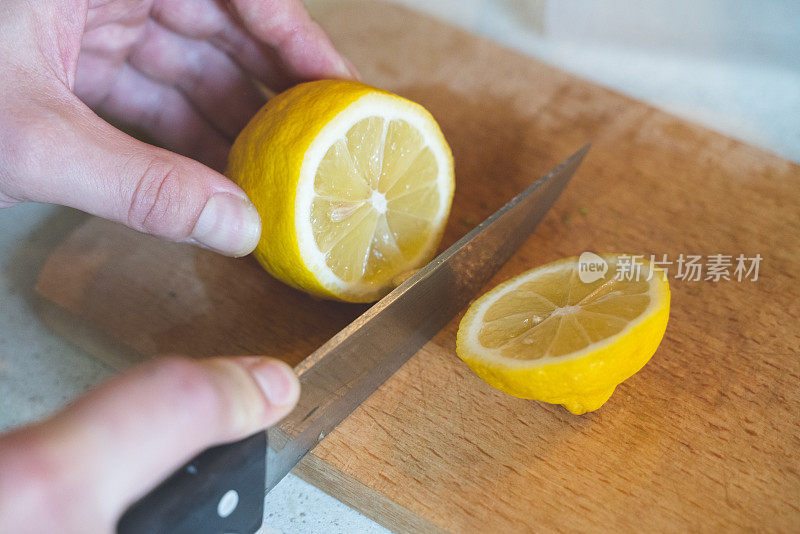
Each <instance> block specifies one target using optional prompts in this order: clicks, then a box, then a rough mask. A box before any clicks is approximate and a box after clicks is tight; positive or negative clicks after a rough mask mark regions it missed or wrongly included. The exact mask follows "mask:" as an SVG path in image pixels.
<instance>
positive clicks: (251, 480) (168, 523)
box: [117, 431, 267, 534]
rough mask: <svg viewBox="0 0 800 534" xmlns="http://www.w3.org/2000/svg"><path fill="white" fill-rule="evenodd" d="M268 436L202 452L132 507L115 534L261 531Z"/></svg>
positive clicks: (247, 533)
mask: <svg viewBox="0 0 800 534" xmlns="http://www.w3.org/2000/svg"><path fill="white" fill-rule="evenodd" d="M266 454H267V433H266V432H263V431H262V432H259V433H258V434H253V435H252V436H250V437H249V438H245V439H243V440H241V441H237V442H235V443H229V444H226V445H220V446H218V447H214V448H211V449H208V450H206V451H205V452H203V453H201V454H200V455H198V456H196V457H195V458H194V459H193V460H192V461H190V462H189V463H187V464H186V465H184V466H183V467H182V468H180V469H178V470H177V471H176V472H175V473H173V474H172V475H171V476H170V477H169V478H168V479H166V480H165V481H164V482H162V483H161V485H159V486H158V487H157V488H155V489H154V490H153V491H151V492H150V493H148V494H147V495H145V496H144V497H142V498H141V499H140V500H139V501H137V502H136V503H134V504H133V505H132V506H131V507H130V508H128V510H127V511H126V512H125V513H124V514H123V515H122V517H121V518H120V520H119V522H118V523H117V532H118V533H119V534H160V533H162V532H163V533H170V534H183V533H186V534H190V533H191V534H201V533H209V534H221V533H223V532H225V533H227V532H230V533H235V534H253V533H254V532H255V531H256V530H258V529H259V528H260V527H261V522H262V519H263V516H264V493H265V489H266Z"/></svg>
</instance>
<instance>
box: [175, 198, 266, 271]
mask: <svg viewBox="0 0 800 534" xmlns="http://www.w3.org/2000/svg"><path fill="white" fill-rule="evenodd" d="M259 237H261V218H260V217H259V216H258V211H256V207H255V206H253V203H252V202H250V201H249V200H248V199H246V198H242V197H239V196H236V195H232V194H230V193H217V194H215V195H214V196H212V197H211V198H210V199H208V202H206V205H205V207H203V211H201V212H200V217H199V218H198V219H197V223H196V224H195V225H194V230H192V235H191V237H190V238H189V242H191V243H194V244H197V245H200V246H202V247H205V248H208V249H211V250H213V251H215V252H219V253H220V254H225V255H226V256H244V255H246V254H249V253H250V252H252V251H253V249H254V248H256V245H257V244H258V239H259Z"/></svg>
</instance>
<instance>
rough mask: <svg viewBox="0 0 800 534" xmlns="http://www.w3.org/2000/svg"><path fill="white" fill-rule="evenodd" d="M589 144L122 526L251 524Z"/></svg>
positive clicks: (356, 326) (399, 293)
mask: <svg viewBox="0 0 800 534" xmlns="http://www.w3.org/2000/svg"><path fill="white" fill-rule="evenodd" d="M589 147H590V145H588V144H587V145H585V146H584V147H583V148H581V149H580V150H578V151H577V152H575V153H574V154H572V155H571V156H570V157H569V158H567V159H566V160H564V162H562V163H561V164H559V165H558V166H557V167H556V168H555V169H553V170H552V171H551V172H550V173H548V174H547V175H546V176H544V177H542V178H540V179H539V180H537V181H536V182H535V183H533V184H532V185H531V186H529V187H528V188H527V189H525V190H524V191H523V192H522V193H520V194H518V195H517V196H516V197H514V198H513V199H511V200H510V201H509V202H508V203H507V204H505V205H504V206H503V207H502V208H500V209H499V210H497V211H496V212H495V213H494V214H492V215H491V216H490V217H489V218H487V219H486V220H485V221H483V222H482V223H481V224H479V225H478V226H477V227H475V228H474V229H473V230H472V231H471V232H469V233H468V234H467V235H465V236H464V237H462V238H461V239H460V240H458V241H457V242H456V243H455V244H453V245H452V246H450V247H449V248H448V249H447V250H445V251H444V252H442V253H441V254H439V255H438V256H437V257H436V258H434V259H433V260H432V261H431V262H430V263H428V264H427V265H426V266H424V267H423V268H422V269H420V270H419V271H418V272H417V273H416V274H414V275H413V276H411V277H410V278H409V279H408V280H406V281H405V282H403V283H402V284H401V285H400V286H398V287H397V288H395V289H394V290H393V291H392V292H391V293H389V294H388V295H387V296H385V297H384V298H383V299H381V300H380V301H379V302H377V303H376V304H375V305H373V306H372V307H371V308H370V309H368V310H367V311H366V312H365V313H364V314H363V315H361V316H360V317H358V318H357V319H356V320H355V321H353V322H352V323H351V324H350V325H348V326H347V327H345V328H344V329H343V330H342V331H341V332H339V333H338V334H336V335H335V336H334V337H333V338H331V339H330V340H329V341H328V342H327V343H325V344H324V345H323V346H322V347H320V348H319V349H317V350H316V351H314V352H313V353H312V354H311V355H309V356H308V357H306V358H305V359H304V360H303V361H302V362H300V364H298V365H297V366H296V367H295V371H296V372H297V374H298V377H299V379H300V383H301V394H300V400H299V401H298V404H297V406H296V407H295V409H294V410H293V411H292V412H291V413H290V414H289V415H288V416H287V417H286V418H285V419H284V420H283V421H281V422H280V423H279V424H277V425H275V426H273V427H271V428H269V429H267V431H266V432H259V433H257V434H255V435H253V436H250V437H249V438H246V439H244V440H242V441H239V442H236V443H232V444H227V445H221V446H218V447H214V448H212V449H209V450H208V451H206V452H204V453H203V454H201V455H199V456H198V457H196V458H195V459H194V460H192V461H190V462H189V463H188V464H186V465H185V466H184V467H183V468H181V469H179V470H178V471H177V472H176V473H174V474H173V475H172V476H171V477H170V478H168V479H167V480H166V481H164V482H163V483H162V484H161V485H160V486H158V487H157V488H156V489H155V490H153V491H152V492H150V493H149V494H148V495H146V496H145V497H143V498H142V499H141V500H139V501H138V502H137V503H135V504H134V505H133V506H132V507H131V508H129V509H128V511H127V512H126V513H125V514H124V515H123V516H122V518H121V519H120V522H119V523H118V525H117V530H118V532H120V533H123V534H128V533H144V532H148V533H149V532H175V533H182V532H187V533H188V532H192V533H198V532H215V533H216V532H242V533H251V532H255V531H256V530H257V529H258V528H259V527H260V525H261V521H262V516H263V497H264V494H265V493H266V492H268V491H269V490H270V489H272V488H273V487H274V486H275V485H276V484H277V483H278V482H279V481H280V480H281V479H282V478H283V477H284V476H286V474H287V473H288V472H289V471H290V470H291V469H292V467H294V466H295V465H296V464H297V462H299V461H300V460H301V459H302V458H303V456H305V454H306V453H307V452H308V451H310V450H311V449H313V448H314V446H316V444H317V443H318V442H319V441H321V440H322V439H323V438H324V436H325V435H327V434H328V433H329V432H331V431H332V430H333V429H334V428H336V426H337V425H338V424H339V423H340V422H341V421H343V420H344V419H345V418H346V417H347V416H348V415H349V414H350V413H351V412H352V411H353V410H354V409H355V408H356V407H358V406H359V405H360V404H361V403H362V402H363V401H364V400H366V398H367V397H369V395H370V394H372V393H373V392H374V391H375V390H376V389H377V388H378V387H379V386H380V385H381V384H383V382H384V381H386V379H388V378H389V377H390V376H391V375H392V374H394V372H395V371H396V370H397V369H399V368H400V366H402V365H403V363H405V362H406V361H407V360H408V359H409V358H410V357H411V356H412V355H414V354H415V353H416V352H417V351H418V350H419V349H420V348H421V347H422V346H423V345H424V344H425V343H427V342H428V341H429V340H430V339H431V338H432V337H433V336H434V335H436V333H437V332H439V331H440V330H441V329H442V328H443V327H444V326H445V325H446V324H447V323H448V322H449V321H450V320H451V319H452V318H453V317H455V316H456V315H457V314H458V312H459V311H461V310H462V309H463V308H464V307H465V306H466V305H467V304H468V303H469V301H470V300H471V299H472V298H473V297H475V295H476V294H477V293H478V291H479V290H480V289H481V288H482V287H483V286H484V285H485V284H486V282H488V281H489V279H490V278H491V277H492V276H493V275H494V274H495V273H496V272H497V271H498V270H499V269H500V267H501V266H502V265H503V264H504V263H505V262H506V261H507V260H508V259H509V258H510V257H511V256H512V255H513V254H514V252H515V251H516V250H517V249H518V248H519V246H520V245H521V244H522V243H523V242H524V241H525V240H526V239H527V238H528V236H530V234H531V233H532V232H533V230H534V229H535V228H536V226H537V225H538V223H539V221H541V220H542V218H544V216H545V214H546V213H547V212H548V211H549V209H550V207H551V206H552V205H553V203H555V201H556V199H557V198H558V196H559V195H560V194H561V191H562V190H563V189H564V187H565V186H566V185H567V183H568V182H569V179H570V178H571V177H572V175H573V174H574V173H575V171H576V170H577V168H578V166H579V165H580V163H581V162H582V161H583V158H584V157H585V155H586V153H587V152H588V150H589Z"/></svg>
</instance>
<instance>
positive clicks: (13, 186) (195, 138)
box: [0, 0, 354, 256]
mask: <svg viewBox="0 0 800 534" xmlns="http://www.w3.org/2000/svg"><path fill="white" fill-rule="evenodd" d="M0 50H3V51H4V52H3V54H0V207H4V206H8V205H11V204H15V203H18V202H25V201H39V202H51V203H56V204H63V205H66V206H71V207H74V208H78V209H80V210H83V211H86V212H89V213H92V214H94V215H99V216H101V217H105V218H108V219H112V220H115V221H118V222H121V223H123V224H126V225H128V226H130V227H131V228H134V229H136V230H139V231H141V232H147V233H151V234H154V235H158V236H160V237H163V238H166V239H169V240H172V241H188V242H192V243H195V244H199V245H201V246H204V247H206V248H210V249H213V250H216V251H218V252H221V253H223V254H228V255H233V256H240V255H244V254H247V253H249V252H250V251H252V249H253V248H254V247H255V245H256V243H257V242H258V239H259V236H260V232H261V224H260V219H259V217H258V213H257V212H256V210H255V208H254V207H253V205H252V203H250V201H249V200H248V199H247V197H246V195H245V194H244V192H243V191H242V190H241V189H239V188H238V187H237V186H236V185H234V184H233V183H232V182H230V181H229V180H228V179H227V178H225V177H224V176H223V175H222V174H219V172H217V171H221V170H222V169H223V167H224V165H225V160H226V158H227V153H228V149H229V148H230V144H231V142H232V140H233V139H234V137H235V136H236V134H237V133H238V132H239V130H240V129H241V128H242V127H243V126H244V125H245V123H246V122H247V121H248V120H249V119H250V117H252V115H253V114H254V113H255V112H256V111H257V110H258V108H259V107H260V106H261V105H262V104H263V101H264V99H263V97H262V95H261V93H260V92H259V91H258V89H257V88H256V86H255V85H254V84H253V82H252V81H251V80H252V79H255V80H258V81H259V82H261V83H263V84H265V85H266V86H267V87H269V88H272V89H274V90H281V89H284V88H286V87H287V86H289V85H292V84H293V83H296V82H298V81H302V80H306V79H314V78H325V77H339V78H348V77H352V76H353V73H354V71H353V69H352V67H351V66H350V65H349V63H347V61H346V60H344V59H343V58H342V57H341V56H340V55H339V54H338V53H337V52H336V50H334V48H333V45H332V44H331V42H330V40H329V39H328V38H327V36H326V35H325V34H324V32H323V31H322V29H321V28H320V27H319V26H318V25H317V24H316V23H314V22H313V21H311V20H310V19H309V17H308V14H307V13H306V11H305V8H304V7H303V5H302V3H301V2H300V0H230V1H225V0H51V1H48V2H30V1H27V0H3V2H2V3H1V4H0ZM90 107H91V108H93V109H94V110H96V111H97V112H98V113H100V114H101V115H103V116H104V117H106V118H108V119H109V120H111V121H113V122H115V123H121V124H124V125H127V126H130V127H133V128H134V129H137V130H138V131H140V132H143V133H145V134H146V135H147V136H149V137H150V138H151V139H153V140H154V141H155V142H156V143H158V144H159V145H161V146H163V147H165V148H166V149H169V150H173V151H175V152H170V151H169V150H165V149H162V148H156V147H154V146H151V145H148V144H146V143H143V142H141V141H137V140H136V139H134V138H132V137H130V136H128V135H126V134H124V133H122V132H121V131H119V130H117V129H116V128H115V127H114V126H112V125H111V124H109V123H107V122H106V121H104V120H102V119H101V118H99V117H98V116H97V115H95V113H94V112H93V111H92V110H91V109H90ZM176 152H177V153H176ZM178 153H180V154H183V156H180V155H178ZM184 156H186V157H184ZM190 158H192V159H190ZM198 162H201V163H203V164H205V165H203V164H201V163H198ZM212 169H213V170H212Z"/></svg>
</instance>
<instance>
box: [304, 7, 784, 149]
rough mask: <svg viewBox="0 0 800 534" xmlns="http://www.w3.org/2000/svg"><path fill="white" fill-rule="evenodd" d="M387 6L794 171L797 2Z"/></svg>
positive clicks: (313, 9) (312, 8)
mask: <svg viewBox="0 0 800 534" xmlns="http://www.w3.org/2000/svg"><path fill="white" fill-rule="evenodd" d="M336 1H337V0H308V1H307V4H308V6H309V8H310V9H311V11H312V12H313V11H315V10H316V9H321V8H322V7H325V8H330V7H331V6H334V5H335V4H336ZM394 1H395V3H398V4H401V5H405V6H407V7H410V8H412V9H416V10H418V11H422V12H425V13H428V14H430V15H432V16H434V17H436V18H438V19H441V20H444V21H447V22H449V23H451V24H454V25H456V26H459V27H461V28H464V29H466V30H468V31H470V32H473V33H477V34H479V35H482V36H484V37H486V38H489V39H492V40H494V41H497V42H500V43H503V44H505V45H507V46H509V47H511V48H514V49H516V50H519V51H521V52H523V53H526V54H529V55H532V56H534V57H536V58H539V59H541V60H543V61H545V62H547V63H550V64H552V65H555V66H557V67H559V68H561V69H563V70H565V71H568V72H571V73H574V74H578V75H580V76H583V77H584V78H587V79H589V80H592V81H594V82H597V83H599V84H601V85H604V86H606V87H610V88H612V89H615V90H617V91H619V92H621V93H625V94H627V95H629V96H633V97H635V98H638V99H640V100H644V101H646V102H648V103H650V104H652V105H654V106H656V107H659V108H661V109H664V110H666V111H669V112H671V113H673V114H675V115H678V116H680V117H683V118H685V119H689V120H692V121H694V122H697V123H700V124H703V125H705V126H707V127H709V128H712V129H714V130H717V131H720V132H723V133H725V134H727V135H729V136H731V137H735V138H737V139H740V140H743V141H746V142H748V143H749V144H752V145H756V146H759V147H761V148H765V149H768V150H771V151H773V152H776V153H778V154H780V155H781V156H783V157H785V158H789V159H791V160H794V161H798V162H800V1H799V0H648V1H641V0H604V1H586V0H551V1H549V2H548V1H547V0H435V1H431V0H394Z"/></svg>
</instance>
